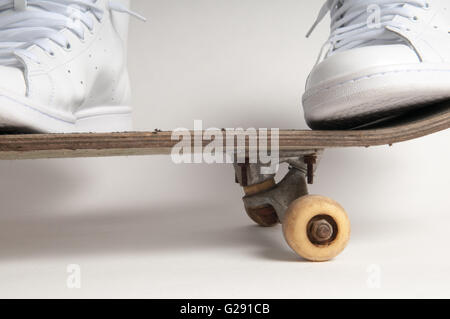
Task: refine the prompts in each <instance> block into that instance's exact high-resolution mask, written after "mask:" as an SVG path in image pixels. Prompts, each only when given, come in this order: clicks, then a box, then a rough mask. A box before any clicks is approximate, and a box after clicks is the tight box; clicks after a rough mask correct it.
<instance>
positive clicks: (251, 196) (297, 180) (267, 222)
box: [235, 152, 321, 227]
mask: <svg viewBox="0 0 450 319" xmlns="http://www.w3.org/2000/svg"><path fill="white" fill-rule="evenodd" d="M320 154H321V152H318V153H314V154H308V155H302V156H296V157H284V158H280V163H287V164H288V165H289V172H288V173H287V174H286V176H285V177H284V178H283V179H282V180H281V181H280V182H279V183H278V184H277V183H275V174H262V173H261V168H263V167H264V165H262V164H250V163H244V164H235V172H236V182H237V183H239V184H240V185H241V186H242V187H243V188H244V192H245V195H246V196H245V197H244V198H243V200H244V206H245V209H246V211H247V214H248V215H249V217H250V218H251V219H253V220H254V221H256V222H257V223H258V224H260V225H262V226H266V227H268V226H272V225H274V224H276V223H278V222H280V221H282V220H283V216H284V215H285V213H286V211H287V209H288V207H289V205H290V204H291V203H292V202H294V201H295V200H296V199H298V198H300V197H302V196H305V195H307V194H308V187H307V184H306V181H308V182H312V181H313V176H314V167H315V166H314V164H315V163H316V162H317V157H318V156H320Z"/></svg>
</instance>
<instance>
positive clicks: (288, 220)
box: [283, 195, 350, 262]
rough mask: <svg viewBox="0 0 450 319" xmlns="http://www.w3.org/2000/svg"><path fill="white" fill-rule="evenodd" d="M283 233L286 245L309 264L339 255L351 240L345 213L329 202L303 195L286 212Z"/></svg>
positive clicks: (315, 196) (335, 203)
mask: <svg viewBox="0 0 450 319" xmlns="http://www.w3.org/2000/svg"><path fill="white" fill-rule="evenodd" d="M283 234H284V237H285V239H286V241H287V243H288V244H289V246H290V247H291V248H292V249H293V250H294V251H295V252H296V253H297V254H299V255H300V256H301V257H303V258H305V259H307V260H310V261H318V262H320V261H327V260H330V259H333V258H334V257H336V256H337V255H339V254H340V253H341V252H342V251H343V250H344V248H345V247H346V246H347V243H348V241H349V239H350V220H349V218H348V216H347V213H346V212H345V210H344V209H343V208H342V206H341V205H339V204H338V203H337V202H335V201H334V200H332V199H329V198H327V197H323V196H317V195H307V196H303V197H301V198H299V199H297V200H296V201H294V202H293V203H292V204H291V205H290V207H289V209H288V210H287V212H286V215H285V219H284V222H283Z"/></svg>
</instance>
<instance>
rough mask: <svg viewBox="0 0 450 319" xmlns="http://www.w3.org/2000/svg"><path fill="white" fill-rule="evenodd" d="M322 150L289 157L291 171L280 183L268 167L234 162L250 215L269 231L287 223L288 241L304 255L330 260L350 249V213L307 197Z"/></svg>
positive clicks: (320, 198) (283, 159)
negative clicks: (266, 169) (348, 244)
mask: <svg viewBox="0 0 450 319" xmlns="http://www.w3.org/2000/svg"><path fill="white" fill-rule="evenodd" d="M322 152H323V150H309V151H308V150H305V151H302V152H300V153H291V154H284V157H283V156H282V157H281V158H280V163H287V164H288V165H289V171H288V173H287V174H286V175H285V176H284V178H283V179H282V180H281V181H280V182H279V183H276V182H275V174H264V173H262V172H265V171H264V170H262V168H264V165H262V164H252V163H248V162H247V163H243V164H235V165H234V168H235V173H236V174H235V175H236V182H237V183H239V184H240V185H241V186H242V187H243V188H244V192H245V196H244V198H243V201H244V207H245V211H246V212H247V215H248V216H249V217H250V218H251V219H252V220H253V221H254V222H255V223H257V224H258V225H260V226H264V227H271V226H275V225H277V224H279V223H281V224H282V225H283V234H284V237H285V239H286V241H287V243H288V244H289V246H291V248H292V249H293V250H294V251H295V252H296V253H297V254H298V255H300V256H302V257H303V258H305V259H308V260H312V261H326V260H329V259H332V258H334V257H335V256H337V255H338V254H339V253H340V252H341V251H342V250H343V249H344V248H345V246H346V245H347V242H348V240H349V237H350V222H349V220H348V217H347V214H346V212H345V210H344V209H343V208H342V207H341V206H340V205H339V204H338V203H336V202H335V201H333V200H332V199H329V198H327V197H323V196H316V195H308V185H307V182H308V183H310V184H311V183H312V182H313V181H314V170H315V168H316V166H317V164H318V162H319V160H320V157H321V155H322Z"/></svg>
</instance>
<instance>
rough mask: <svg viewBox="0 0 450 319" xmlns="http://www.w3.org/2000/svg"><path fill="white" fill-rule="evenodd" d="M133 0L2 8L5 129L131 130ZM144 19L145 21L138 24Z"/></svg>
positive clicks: (1, 114) (0, 109)
mask: <svg viewBox="0 0 450 319" xmlns="http://www.w3.org/2000/svg"><path fill="white" fill-rule="evenodd" d="M128 7H129V0H121V1H108V0H45V1H42V0H2V1H0V129H1V128H3V129H7V128H19V129H26V130H31V131H38V132H88V131H91V132H106V131H108V132H111V131H127V130H130V129H131V128H132V126H131V108H130V84H129V79H128V72H127V67H126V47H127V32H128V19H129V14H131V15H136V14H134V13H132V12H131V11H129V9H128ZM139 18H141V17H139Z"/></svg>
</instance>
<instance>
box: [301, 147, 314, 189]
mask: <svg viewBox="0 0 450 319" xmlns="http://www.w3.org/2000/svg"><path fill="white" fill-rule="evenodd" d="M303 160H304V162H305V164H306V165H307V169H308V172H307V178H308V184H313V183H314V165H316V164H317V155H315V154H312V155H306V156H305V157H304V158H303Z"/></svg>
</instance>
